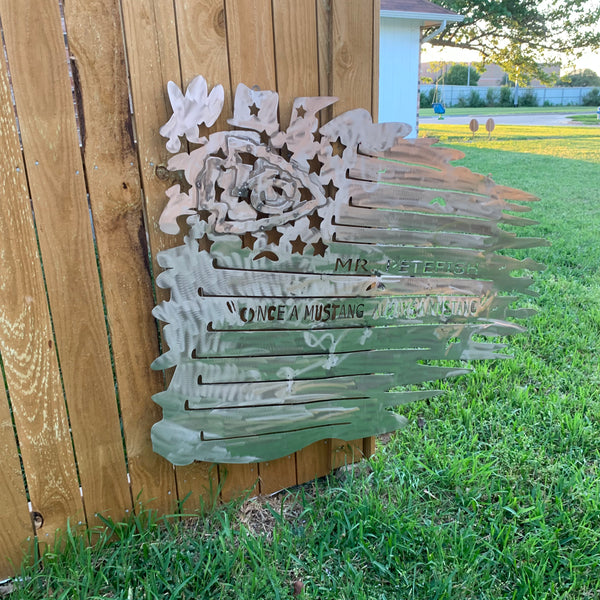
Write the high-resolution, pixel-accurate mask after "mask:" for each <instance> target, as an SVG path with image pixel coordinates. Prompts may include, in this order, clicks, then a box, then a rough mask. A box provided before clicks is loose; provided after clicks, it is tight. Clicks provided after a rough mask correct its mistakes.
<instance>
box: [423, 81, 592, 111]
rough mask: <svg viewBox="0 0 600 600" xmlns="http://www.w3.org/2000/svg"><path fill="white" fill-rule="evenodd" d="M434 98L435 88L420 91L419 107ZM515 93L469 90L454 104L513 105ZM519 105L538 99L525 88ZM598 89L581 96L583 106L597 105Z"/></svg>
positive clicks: (507, 89)
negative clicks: (483, 92) (485, 92)
mask: <svg viewBox="0 0 600 600" xmlns="http://www.w3.org/2000/svg"><path fill="white" fill-rule="evenodd" d="M434 99H435V89H434V88H432V89H430V90H429V91H428V92H421V108H431V105H432V104H433V102H434ZM514 103H515V94H514V88H511V87H508V86H506V87H501V88H500V91H499V92H498V91H497V90H494V89H492V88H488V90H487V94H485V97H482V96H481V94H480V93H479V92H478V91H477V90H476V89H474V90H471V92H470V93H469V95H468V96H467V97H461V98H459V100H458V102H457V103H456V104H455V105H454V106H460V107H470V108H482V107H485V106H514ZM518 103H519V106H538V105H539V104H538V99H537V96H536V94H535V92H534V91H532V90H525V91H522V92H521V93H520V94H519V97H518ZM599 105H600V89H598V88H593V89H591V90H590V91H589V92H588V93H587V94H586V95H585V96H584V97H583V106H599ZM544 106H551V105H550V103H549V102H547V101H546V102H544Z"/></svg>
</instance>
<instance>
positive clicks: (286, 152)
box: [279, 143, 294, 162]
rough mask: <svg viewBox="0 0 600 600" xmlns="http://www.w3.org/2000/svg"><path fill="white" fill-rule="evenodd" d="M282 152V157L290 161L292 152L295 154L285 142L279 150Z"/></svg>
mask: <svg viewBox="0 0 600 600" xmlns="http://www.w3.org/2000/svg"><path fill="white" fill-rule="evenodd" d="M279 152H280V154H281V158H283V159H285V160H287V161H288V162H290V159H291V158H292V154H294V153H293V152H292V151H291V150H290V149H289V148H288V145H287V143H285V144H284V145H283V146H281V150H280V151H279Z"/></svg>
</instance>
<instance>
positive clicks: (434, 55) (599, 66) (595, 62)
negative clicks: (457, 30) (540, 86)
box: [421, 44, 600, 75]
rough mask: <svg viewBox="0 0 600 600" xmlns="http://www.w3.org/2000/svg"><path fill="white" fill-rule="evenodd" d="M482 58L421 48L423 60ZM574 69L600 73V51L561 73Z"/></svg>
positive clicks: (463, 52) (453, 50)
mask: <svg viewBox="0 0 600 600" xmlns="http://www.w3.org/2000/svg"><path fill="white" fill-rule="evenodd" d="M479 60H481V59H480V58H479V54H478V53H477V52H474V51H472V50H461V49H459V48H433V47H432V46H431V45H430V44H423V47H422V50H421V61H422V62H442V61H448V62H477V61H479ZM574 69H592V71H595V72H596V73H597V74H598V75H600V51H596V52H587V53H585V54H584V55H583V56H582V57H581V58H580V59H579V60H577V61H576V62H575V67H572V68H571V67H567V68H566V69H563V71H561V74H562V75H564V74H565V73H570V72H571V71H573V70H574Z"/></svg>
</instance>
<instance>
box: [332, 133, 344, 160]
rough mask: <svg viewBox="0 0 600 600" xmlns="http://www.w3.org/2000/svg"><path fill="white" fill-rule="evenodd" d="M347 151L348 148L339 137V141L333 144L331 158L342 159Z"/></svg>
mask: <svg viewBox="0 0 600 600" xmlns="http://www.w3.org/2000/svg"><path fill="white" fill-rule="evenodd" d="M345 149H346V146H344V144H343V143H342V140H341V139H340V138H339V136H338V139H337V140H335V142H332V143H331V156H339V157H340V158H341V157H342V154H344V150H345Z"/></svg>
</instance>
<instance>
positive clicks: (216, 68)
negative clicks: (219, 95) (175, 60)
mask: <svg viewBox="0 0 600 600" xmlns="http://www.w3.org/2000/svg"><path fill="white" fill-rule="evenodd" d="M175 8H176V13H177V35H178V37H179V56H180V61H181V78H182V82H183V84H184V85H185V86H187V85H188V84H189V82H190V81H191V80H192V79H193V78H194V77H195V76H196V75H202V76H203V77H204V78H205V79H206V81H207V83H208V86H209V89H210V88H212V87H213V86H215V85H217V84H219V83H220V84H221V85H222V86H223V87H224V88H225V102H224V104H223V110H222V111H221V116H220V117H219V118H218V119H217V120H216V121H215V124H214V125H213V126H212V127H211V128H210V130H209V132H210V131H223V130H225V129H229V125H228V124H227V119H228V118H230V117H231V106H232V102H231V90H230V87H229V57H228V53H227V29H226V27H225V0H175ZM199 31H201V32H202V34H201V35H198V32H199ZM203 127H204V126H203ZM206 133H207V132H206V130H205V131H204V132H201V134H200V135H206Z"/></svg>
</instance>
